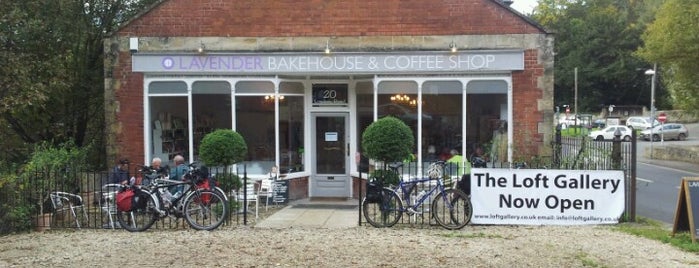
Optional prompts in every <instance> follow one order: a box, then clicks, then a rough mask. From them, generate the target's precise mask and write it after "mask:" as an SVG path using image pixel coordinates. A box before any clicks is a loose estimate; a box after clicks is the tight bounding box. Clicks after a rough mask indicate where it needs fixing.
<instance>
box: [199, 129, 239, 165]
mask: <svg viewBox="0 0 699 268" xmlns="http://www.w3.org/2000/svg"><path fill="white" fill-rule="evenodd" d="M247 152H248V145H247V144H246V143H245V139H243V136H242V135H240V133H238V132H235V131H233V130H230V129H218V130H215V131H214V132H211V133H209V134H206V136H204V139H202V140H201V145H199V159H201V161H202V162H204V164H205V165H208V166H229V165H232V164H235V163H238V162H241V161H243V160H245V156H246V155H247Z"/></svg>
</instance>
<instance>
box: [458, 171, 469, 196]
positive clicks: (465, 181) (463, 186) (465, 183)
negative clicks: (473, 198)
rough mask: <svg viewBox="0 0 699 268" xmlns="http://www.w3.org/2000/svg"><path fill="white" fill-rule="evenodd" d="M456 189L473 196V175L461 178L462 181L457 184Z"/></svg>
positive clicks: (465, 175)
mask: <svg viewBox="0 0 699 268" xmlns="http://www.w3.org/2000/svg"><path fill="white" fill-rule="evenodd" d="M456 188H457V189H459V190H461V191H462V192H464V193H465V194H466V195H471V175H469V174H464V175H463V176H461V180H460V181H459V182H458V183H457V184H456Z"/></svg>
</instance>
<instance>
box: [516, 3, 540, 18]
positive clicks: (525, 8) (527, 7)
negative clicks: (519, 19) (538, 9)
mask: <svg viewBox="0 0 699 268" xmlns="http://www.w3.org/2000/svg"><path fill="white" fill-rule="evenodd" d="M513 1H514V3H512V7H513V8H514V9H516V10H517V11H519V12H520V13H522V14H524V15H527V14H529V13H532V9H534V7H535V6H536V2H537V0H513Z"/></svg>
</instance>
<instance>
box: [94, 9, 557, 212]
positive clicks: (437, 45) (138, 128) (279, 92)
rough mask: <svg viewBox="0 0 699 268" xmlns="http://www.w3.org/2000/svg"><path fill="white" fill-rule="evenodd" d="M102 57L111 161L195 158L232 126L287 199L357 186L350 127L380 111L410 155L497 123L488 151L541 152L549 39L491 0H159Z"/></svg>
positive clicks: (548, 95) (464, 145) (252, 161)
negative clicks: (409, 144) (501, 141)
mask: <svg viewBox="0 0 699 268" xmlns="http://www.w3.org/2000/svg"><path fill="white" fill-rule="evenodd" d="M105 69H106V71H105V72H106V73H105V75H106V81H105V84H106V92H105V96H106V110H105V113H106V118H107V121H108V122H107V129H106V136H107V141H108V149H107V151H108V156H109V157H110V159H116V158H117V157H119V156H126V157H129V158H130V159H134V160H135V159H138V160H142V161H143V162H144V163H148V162H149V159H150V158H152V157H155V156H159V157H161V158H163V159H164V160H165V161H166V162H167V161H168V160H170V161H171V159H172V157H173V156H174V155H175V154H182V155H184V156H185V158H186V159H187V160H188V161H192V160H194V161H196V160H197V148H198V143H199V142H200V140H201V138H202V137H203V135H205V134H206V133H208V132H210V131H212V130H214V129H219V128H227V129H234V130H236V131H237V132H239V133H241V134H242V135H243V137H244V138H245V140H246V142H247V145H248V147H249V152H248V159H247V160H246V161H245V162H244V163H241V164H245V166H246V167H247V170H248V173H249V175H250V176H251V177H263V176H265V174H267V173H268V172H269V171H270V170H271V168H272V167H273V166H277V167H279V169H280V171H281V173H282V174H283V175H284V177H285V178H287V179H289V180H290V182H291V185H292V188H293V189H292V193H291V198H301V197H307V196H311V197H314V196H319V197H320V196H323V197H325V196H328V197H329V196H333V197H349V196H353V195H354V191H355V189H353V188H354V187H353V185H354V184H353V179H352V178H353V177H356V176H357V175H358V174H359V173H358V171H357V170H358V169H357V167H358V164H357V161H355V159H356V158H357V157H356V156H357V155H358V153H359V151H360V150H361V145H360V144H361V133H362V131H363V130H364V128H365V127H366V126H368V125H369V124H370V123H371V122H373V121H374V120H376V119H377V118H381V117H383V116H387V115H392V116H395V117H397V118H400V119H402V120H403V121H404V122H405V123H406V124H408V126H410V127H411V128H412V129H413V132H414V135H415V137H416V141H415V144H416V150H415V151H416V152H415V153H416V158H417V160H416V164H417V165H418V166H420V167H421V166H422V164H421V163H422V162H423V160H424V159H426V156H427V154H428V153H430V151H431V148H436V150H437V151H441V150H450V149H456V150H457V151H459V152H460V153H461V154H462V155H468V154H470V152H471V148H473V147H474V146H476V145H478V144H488V143H489V142H490V141H491V140H492V139H493V135H494V134H493V133H494V132H495V131H496V130H497V129H498V127H501V126H504V128H503V131H504V133H505V134H504V135H506V137H507V141H508V142H507V144H508V146H507V148H506V149H505V150H504V151H505V153H501V155H499V156H497V159H498V161H501V162H512V161H513V160H516V159H526V157H529V156H532V155H544V156H545V155H550V149H549V148H548V147H547V144H549V139H550V137H551V135H550V134H551V132H552V128H551V127H550V126H552V125H553V122H552V118H553V104H552V103H553V36H552V34H550V33H548V32H547V31H546V30H545V29H543V28H542V27H541V26H539V25H538V24H537V23H535V22H534V21H532V20H530V19H529V18H527V17H525V16H523V15H522V14H519V13H518V12H517V11H515V10H513V9H511V8H510V7H508V6H507V5H506V4H503V3H502V2H500V1H499V0H440V1H397V0H380V1H375V0H362V1H269V0H258V1H249V0H246V1H213V0H211V1H207V0H202V1H186V0H164V1H160V2H158V3H157V4H155V5H154V6H153V7H151V8H150V9H148V10H147V11H145V12H143V13H142V14H141V15H140V16H138V17H136V18H134V19H133V20H131V21H130V22H129V23H127V24H126V25H124V26H123V27H122V28H121V29H119V30H118V32H116V33H115V34H113V35H112V37H111V38H109V39H107V40H105ZM134 162H137V161H134ZM363 177H366V175H364V176H363Z"/></svg>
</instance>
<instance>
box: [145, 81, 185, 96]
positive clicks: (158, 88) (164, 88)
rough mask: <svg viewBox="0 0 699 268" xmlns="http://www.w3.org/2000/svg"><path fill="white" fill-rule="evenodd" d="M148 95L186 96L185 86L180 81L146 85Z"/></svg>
mask: <svg viewBox="0 0 699 268" xmlns="http://www.w3.org/2000/svg"><path fill="white" fill-rule="evenodd" d="M148 93H149V94H158V93H161V94H163V93H170V94H172V93H182V94H187V84H185V83H184V82H181V81H167V82H152V83H150V84H149V85H148Z"/></svg>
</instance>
